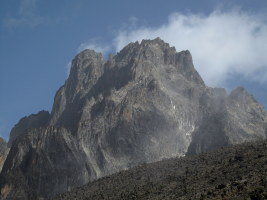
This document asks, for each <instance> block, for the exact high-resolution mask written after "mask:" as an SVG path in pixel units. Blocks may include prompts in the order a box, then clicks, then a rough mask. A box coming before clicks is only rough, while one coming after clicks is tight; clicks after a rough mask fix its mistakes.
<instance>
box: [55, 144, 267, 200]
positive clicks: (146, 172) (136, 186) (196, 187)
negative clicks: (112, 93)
mask: <svg viewBox="0 0 267 200" xmlns="http://www.w3.org/2000/svg"><path fill="white" fill-rule="evenodd" d="M266 151H267V141H266V140H265V141H260V142H253V143H247V144H242V145H234V146H231V147H227V148H221V149H218V150H216V151H212V152H208V153H204V154H199V155H196V156H186V157H183V158H170V159H167V160H163V161H159V162H156V163H151V164H144V165H142V166H138V167H135V168H132V169H129V170H126V171H122V172H119V173H116V174H113V175H111V176H107V177H104V178H101V179H98V180H96V181H93V182H90V183H88V184H86V185H85V186H82V187H80V188H77V189H74V190H72V191H70V192H66V193H64V194H61V195H58V196H57V197H56V198H54V200H72V199H94V200H104V199H109V200H112V199H114V200H117V199H139V200H141V199H144V200H146V199H155V200H161V199H177V200H185V199H267V180H266V176H267V165H266V160H267V155H266Z"/></svg>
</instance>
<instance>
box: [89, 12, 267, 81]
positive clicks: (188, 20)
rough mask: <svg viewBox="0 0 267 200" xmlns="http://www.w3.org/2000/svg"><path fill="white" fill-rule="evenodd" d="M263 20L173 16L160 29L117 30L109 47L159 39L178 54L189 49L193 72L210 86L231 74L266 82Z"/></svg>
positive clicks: (266, 38) (221, 14)
mask: <svg viewBox="0 0 267 200" xmlns="http://www.w3.org/2000/svg"><path fill="white" fill-rule="evenodd" d="M265 18H266V16H261V15H256V14H249V13H246V12H242V11H240V10H234V11H231V12H221V11H218V10H217V11H214V12H213V13H211V14H210V15H201V14H182V13H173V14H172V15H170V17H169V20H168V22H167V23H166V24H163V25H161V26H159V27H139V28H138V27H136V26H135V27H133V28H129V27H127V29H126V28H123V29H121V30H119V31H118V32H117V36H116V37H115V38H114V40H113V44H112V46H113V47H114V48H115V49H116V50H117V51H119V50H121V49H122V48H123V47H124V46H125V45H126V44H128V43H129V42H134V41H137V40H138V41H141V40H142V39H154V38H156V37H161V38H162V39H163V40H165V41H166V42H168V43H170V45H172V46H175V47H176V49H177V51H181V50H185V49H188V50H190V52H191V53H192V56H193V60H194V65H195V67H196V69H197V70H198V71H199V73H200V74H201V76H202V77H203V79H204V80H205V82H206V83H207V84H208V85H210V86H216V85H221V84H222V83H223V82H224V81H226V80H227V79H228V78H229V77H231V76H233V75H241V76H243V77H244V78H246V79H248V80H255V81H259V82H266V81H267V56H266V53H267V23H266V21H265ZM91 47H94V46H91ZM97 48H100V49H101V47H99V46H97ZM104 49H110V48H108V47H104Z"/></svg>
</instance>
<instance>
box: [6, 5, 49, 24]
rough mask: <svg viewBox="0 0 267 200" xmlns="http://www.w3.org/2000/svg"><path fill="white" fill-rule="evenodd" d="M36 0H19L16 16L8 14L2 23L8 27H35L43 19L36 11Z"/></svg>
mask: <svg viewBox="0 0 267 200" xmlns="http://www.w3.org/2000/svg"><path fill="white" fill-rule="evenodd" d="M37 1H38V0H21V1H20V5H19V7H18V11H17V14H16V16H9V17H7V18H6V19H5V20H4V23H5V25H6V26H7V27H9V28H16V27H21V26H26V27H35V26H36V25H39V24H42V23H43V22H44V21H45V19H44V17H41V16H39V15H38V14H37V13H36V3H37Z"/></svg>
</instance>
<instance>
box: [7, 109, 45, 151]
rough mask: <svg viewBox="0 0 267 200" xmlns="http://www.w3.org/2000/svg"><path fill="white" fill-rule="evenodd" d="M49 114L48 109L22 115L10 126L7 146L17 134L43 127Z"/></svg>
mask: <svg viewBox="0 0 267 200" xmlns="http://www.w3.org/2000/svg"><path fill="white" fill-rule="evenodd" d="M49 117H50V114H49V112H48V111H40V112H39V113H37V114H32V115H30V116H28V117H23V118H22V119H21V120H20V121H19V122H18V123H17V124H16V125H15V126H14V128H12V130H11V132H10V136H9V141H8V146H9V147H11V145H12V143H13V142H14V140H15V139H16V138H18V137H19V136H21V135H23V134H25V133H27V132H28V131H30V130H31V129H33V128H44V127H46V126H47V123H48V120H49Z"/></svg>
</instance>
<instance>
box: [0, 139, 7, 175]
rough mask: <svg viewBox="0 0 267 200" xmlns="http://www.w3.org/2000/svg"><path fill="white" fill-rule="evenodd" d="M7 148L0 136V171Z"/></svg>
mask: <svg viewBox="0 0 267 200" xmlns="http://www.w3.org/2000/svg"><path fill="white" fill-rule="evenodd" d="M8 151H9V148H8V147H7V143H6V141H5V140H4V139H3V138H1V137H0V172H1V170H2V167H3V165H4V162H5V160H6V157H7V154H8Z"/></svg>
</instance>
